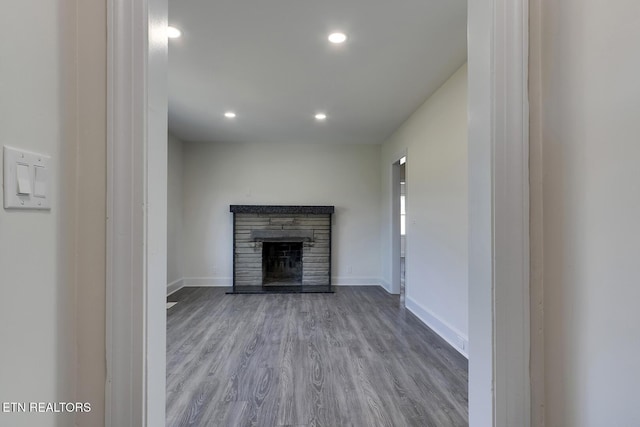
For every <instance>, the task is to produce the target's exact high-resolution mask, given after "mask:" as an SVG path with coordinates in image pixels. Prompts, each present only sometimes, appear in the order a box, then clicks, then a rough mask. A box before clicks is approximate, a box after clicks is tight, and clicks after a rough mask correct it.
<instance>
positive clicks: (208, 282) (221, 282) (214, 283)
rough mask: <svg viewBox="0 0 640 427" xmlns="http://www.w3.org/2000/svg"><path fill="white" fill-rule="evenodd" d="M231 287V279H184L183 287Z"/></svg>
mask: <svg viewBox="0 0 640 427" xmlns="http://www.w3.org/2000/svg"><path fill="white" fill-rule="evenodd" d="M231 285H233V278H232V277H185V278H184V286H185V287H195V286H199V287H203V288H207V287H213V288H215V287H225V286H231Z"/></svg>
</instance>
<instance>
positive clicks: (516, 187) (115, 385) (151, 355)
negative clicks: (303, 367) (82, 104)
mask: <svg viewBox="0 0 640 427" xmlns="http://www.w3.org/2000/svg"><path fill="white" fill-rule="evenodd" d="M107 5H108V16H109V18H108V27H107V28H108V40H109V48H108V88H107V90H108V139H107V156H108V172H107V173H108V177H107V180H108V188H107V215H108V222H107V338H106V339H107V343H106V344H107V384H106V420H105V424H106V426H108V427H129V426H131V427H133V426H136V427H140V426H148V427H156V426H160V425H164V416H165V415H164V408H165V369H166V368H165V357H166V356H165V328H166V310H165V304H164V302H165V296H166V268H165V267H166V239H165V237H166V209H165V207H166V132H167V119H166V115H167V81H166V75H167V41H166V33H165V28H166V25H167V0H107ZM468 17H469V23H468V55H469V67H468V69H469V195H470V199H469V210H470V217H469V282H470V283H469V301H470V305H469V338H470V339H469V354H470V361H469V419H470V425H471V427H488V426H492V427H493V426H495V427H510V426H522V427H528V426H529V425H530V411H531V410H530V381H529V346H530V341H529V240H528V232H529V193H528V178H529V172H528V153H529V149H528V123H529V120H528V98H527V93H528V92H527V86H528V85H527V81H528V0H469V7H468ZM163 186H164V188H163Z"/></svg>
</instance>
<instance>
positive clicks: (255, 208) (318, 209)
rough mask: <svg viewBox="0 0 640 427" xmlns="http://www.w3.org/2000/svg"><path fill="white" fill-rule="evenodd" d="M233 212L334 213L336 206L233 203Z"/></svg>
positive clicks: (231, 209) (230, 208) (231, 208)
mask: <svg viewBox="0 0 640 427" xmlns="http://www.w3.org/2000/svg"><path fill="white" fill-rule="evenodd" d="M229 210H230V211H231V212H233V213H257V214H332V213H334V211H335V207H334V206H284V205H231V206H230V207H229Z"/></svg>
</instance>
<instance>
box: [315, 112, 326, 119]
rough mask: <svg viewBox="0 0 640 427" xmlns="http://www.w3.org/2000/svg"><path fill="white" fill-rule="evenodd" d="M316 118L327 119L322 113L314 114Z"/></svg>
mask: <svg viewBox="0 0 640 427" xmlns="http://www.w3.org/2000/svg"><path fill="white" fill-rule="evenodd" d="M316 120H327V115H326V114H324V113H318V114H316Z"/></svg>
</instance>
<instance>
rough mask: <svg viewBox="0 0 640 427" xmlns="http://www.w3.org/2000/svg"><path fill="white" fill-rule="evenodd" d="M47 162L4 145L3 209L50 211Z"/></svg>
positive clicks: (46, 159)
mask: <svg viewBox="0 0 640 427" xmlns="http://www.w3.org/2000/svg"><path fill="white" fill-rule="evenodd" d="M49 161H50V157H49V156H45V155H43V154H38V153H32V152H29V151H23V150H18V149H16V148H13V147H8V146H6V145H5V147H4V207H5V209H51V196H50V194H49V187H50V185H49V176H50V173H49Z"/></svg>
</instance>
